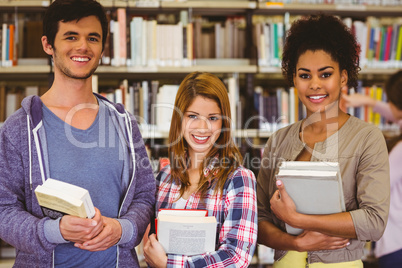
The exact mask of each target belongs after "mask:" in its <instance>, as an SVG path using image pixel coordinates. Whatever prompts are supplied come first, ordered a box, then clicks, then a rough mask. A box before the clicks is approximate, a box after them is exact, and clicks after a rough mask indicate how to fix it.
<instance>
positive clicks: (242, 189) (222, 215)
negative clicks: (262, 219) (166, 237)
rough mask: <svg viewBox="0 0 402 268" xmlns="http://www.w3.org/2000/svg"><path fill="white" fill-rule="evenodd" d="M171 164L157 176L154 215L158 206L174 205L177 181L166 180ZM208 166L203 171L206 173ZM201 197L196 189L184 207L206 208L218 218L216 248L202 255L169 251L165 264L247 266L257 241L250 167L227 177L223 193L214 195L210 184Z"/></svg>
mask: <svg viewBox="0 0 402 268" xmlns="http://www.w3.org/2000/svg"><path fill="white" fill-rule="evenodd" d="M170 171H171V170H170V166H166V167H165V168H164V169H162V171H161V172H160V173H159V175H158V176H157V178H156V180H157V183H156V184H157V186H156V188H157V194H156V205H155V210H156V216H157V214H158V211H159V209H161V208H173V209H174V208H175V203H174V202H175V201H176V200H177V199H178V198H179V196H180V185H176V184H174V183H173V184H171V183H169V179H170ZM208 172H209V170H208V168H207V169H206V170H204V174H206V173H208ZM210 185H212V186H210V188H209V189H208V191H207V194H206V198H205V199H204V200H203V201H202V200H201V198H200V195H199V194H198V193H196V194H195V193H193V194H192V195H191V196H190V197H189V199H188V200H187V203H186V206H185V208H186V209H205V210H208V216H215V217H216V220H217V222H218V226H217V241H216V247H215V248H216V251H214V252H207V253H204V254H202V255H193V256H184V255H173V254H169V255H168V262H167V267H247V266H249V264H250V261H251V259H252V257H253V254H254V250H255V248H256V244H257V224H258V220H257V197H256V179H255V176H254V173H253V172H251V171H250V170H248V169H246V168H244V167H239V168H237V169H236V170H235V171H234V172H232V173H231V174H230V176H229V178H228V179H227V181H226V183H225V186H224V189H223V193H222V195H220V194H218V195H214V185H215V184H214V183H213V181H212V183H211V184H210Z"/></svg>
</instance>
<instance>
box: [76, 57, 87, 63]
mask: <svg viewBox="0 0 402 268" xmlns="http://www.w3.org/2000/svg"><path fill="white" fill-rule="evenodd" d="M73 61H80V62H84V61H89V59H88V58H80V57H73Z"/></svg>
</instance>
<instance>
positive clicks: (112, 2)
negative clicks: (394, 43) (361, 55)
mask: <svg viewBox="0 0 402 268" xmlns="http://www.w3.org/2000/svg"><path fill="white" fill-rule="evenodd" d="M51 1H52V0H0V7H1V8H2V11H0V15H1V16H2V17H3V18H5V17H6V15H5V14H6V13H7V12H8V13H10V12H9V11H10V10H12V11H14V13H15V14H17V13H18V12H31V13H42V12H44V10H45V8H46V7H47V6H48V5H49V4H50V3H51ZM99 2H100V3H102V4H103V5H104V7H105V9H106V10H108V11H112V12H114V11H116V10H117V9H125V11H126V14H127V15H129V16H138V15H142V16H143V17H144V19H145V20H149V19H150V18H152V19H153V18H155V17H156V16H157V14H158V13H161V14H173V16H174V17H176V18H177V17H179V16H180V13H181V12H182V11H185V12H187V14H188V17H190V20H191V19H192V20H193V21H195V20H196V18H203V17H206V18H210V17H220V19H221V20H220V21H217V20H215V21H214V20H212V22H208V23H209V24H208V23H205V22H204V25H203V26H202V27H206V28H209V30H208V31H210V30H211V27H214V25H216V24H219V23H221V24H222V26H223V27H224V26H225V24H224V23H225V17H226V18H229V17H236V16H242V17H243V19H244V21H243V22H242V23H244V25H243V26H241V27H245V28H244V30H245V31H246V32H247V31H250V30H251V31H255V28H254V27H255V22H254V21H253V19H254V18H255V17H256V16H263V17H267V18H270V17H275V16H279V17H280V16H282V20H283V19H284V17H286V16H287V14H290V16H293V15H295V16H296V15H303V14H309V13H316V12H326V13H332V14H336V15H339V16H341V17H351V18H352V19H353V20H355V19H359V20H360V19H361V20H364V19H365V18H367V17H369V16H377V17H391V18H394V19H396V20H397V19H400V20H402V17H401V16H400V14H402V3H401V1H400V0H396V1H393V2H391V1H390V2H389V4H388V5H369V4H363V5H355V4H347V3H346V1H339V3H338V1H334V2H333V4H317V3H313V1H309V3H303V2H301V1H286V3H281V2H280V1H278V2H267V1H261V0H260V1H254V0H253V1H238V0H232V1H222V0H220V1H203V0H198V1H192V0H188V1H173V0H170V1H169V0H138V1H131V0H130V1H129V0H99ZM284 2H285V1H284ZM317 2H318V1H317ZM391 4H392V5H391ZM3 10H4V11H3ZM222 17H223V19H222ZM0 19H1V17H0ZM9 20H10V19H9ZM178 20H179V19H176V21H175V22H174V23H176V22H177V21H178ZM3 22H4V21H3ZM163 23H166V22H163ZM395 23H396V22H395ZM399 24H402V23H401V22H399ZM205 25H208V26H205ZM246 34H248V35H246V36H245V37H246V39H247V40H246V43H245V45H244V46H245V47H244V48H245V50H246V51H247V52H246V53H245V54H244V55H242V58H240V59H233V58H232V59H227V57H225V58H215V59H203V58H193V59H191V61H192V63H191V64H185V65H184V64H183V65H181V66H177V65H176V66H174V65H172V66H168V64H156V65H149V64H146V65H145V66H144V64H142V65H139V66H127V65H124V64H123V65H120V66H119V64H118V66H110V65H101V66H99V68H98V70H97V71H96V74H97V75H98V76H99V85H100V86H102V85H112V84H113V83H115V85H116V87H117V86H118V84H119V83H120V81H121V80H123V79H129V80H140V79H142V78H141V77H145V78H147V79H151V78H157V77H158V76H164V77H171V78H175V81H178V82H180V79H181V78H183V77H184V75H185V74H187V73H189V72H192V71H208V72H212V73H215V74H219V76H220V77H222V78H223V79H224V78H226V77H228V76H231V75H234V76H237V77H240V79H239V80H240V81H239V85H238V90H239V91H240V92H239V93H240V94H246V99H247V100H250V99H252V95H253V94H254V93H253V90H254V89H253V88H250V87H254V86H258V85H262V86H263V87H264V83H266V82H265V81H264V80H271V79H272V80H273V82H270V83H271V84H270V85H269V87H271V88H272V83H278V85H279V86H280V87H284V88H286V86H285V85H284V83H283V81H282V77H281V70H280V67H279V66H273V65H272V64H261V61H260V60H259V55H258V53H259V52H258V51H257V52H255V49H256V48H255V47H254V46H255V44H254V41H253V40H252V39H253V37H252V36H251V33H246ZM257 49H258V48H257ZM194 50H195V48H194ZM215 50H216V49H215ZM215 56H216V57H217V55H215ZM20 60H21V61H22V60H25V59H23V58H19V59H18V65H16V66H12V67H0V78H1V79H2V80H4V82H3V83H5V84H6V85H7V83H8V81H9V80H10V81H15V80H17V79H18V78H20V77H21V76H23V77H26V78H25V80H33V81H35V80H38V79H43V78H45V77H47V76H48V75H49V73H50V72H51V69H52V68H51V66H50V65H49V64H46V63H43V58H42V59H41V63H40V64H38V63H35V61H34V60H33V61H31V63H29V60H28V61H27V62H28V63H26V64H28V65H26V64H19V61H20ZM278 62H280V59H279V61H278ZM383 65H384V66H381V68H379V67H377V66H363V67H362V71H361V73H360V78H361V79H362V80H364V81H365V82H366V83H370V82H373V83H378V81H382V80H385V79H386V78H387V77H388V76H389V75H390V74H392V73H394V72H396V71H397V70H398V69H399V68H400V66H387V64H383ZM246 80H247V81H248V82H245V81H246ZM250 85H251V86H250ZM269 90H270V89H269ZM246 105H248V104H246ZM248 116H249V115H248ZM240 131H241V128H239V129H238V132H237V133H239V132H240ZM262 132H264V131H263V130H262ZM265 132H266V133H271V132H272V131H265ZM255 133H261V131H257V132H255ZM236 135H237V136H238V137H241V136H242V135H238V134H236ZM268 136H269V135H268ZM268 136H267V134H263V137H266V138H268ZM254 137H257V138H258V137H260V135H259V134H255V135H254Z"/></svg>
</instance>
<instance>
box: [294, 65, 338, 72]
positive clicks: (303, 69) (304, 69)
mask: <svg viewBox="0 0 402 268" xmlns="http://www.w3.org/2000/svg"><path fill="white" fill-rule="evenodd" d="M328 68H330V69H335V68H334V67H332V66H325V67H322V68H320V69H318V71H319V72H321V71H324V70H325V69H328ZM297 70H298V71H306V72H310V70H309V69H307V68H299V69H297Z"/></svg>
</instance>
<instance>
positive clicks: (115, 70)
mask: <svg viewBox="0 0 402 268" xmlns="http://www.w3.org/2000/svg"><path fill="white" fill-rule="evenodd" d="M398 70H400V69H399V68H362V70H361V72H360V74H361V75H373V76H376V75H391V74H393V73H395V72H397V71H398ZM194 71H200V72H211V73H254V74H258V73H259V74H272V75H280V74H281V69H280V68H279V67H269V66H268V67H264V66H263V67H257V66H256V65H192V66H184V67H161V66H155V67H129V66H120V67H114V66H106V65H100V66H99V67H98V69H97V70H96V74H125V73H127V74H130V73H139V74H141V73H155V74H157V73H168V74H173V73H180V74H184V73H191V72H194ZM49 72H50V66H48V65H17V66H13V67H0V75H2V74H47V73H49Z"/></svg>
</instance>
